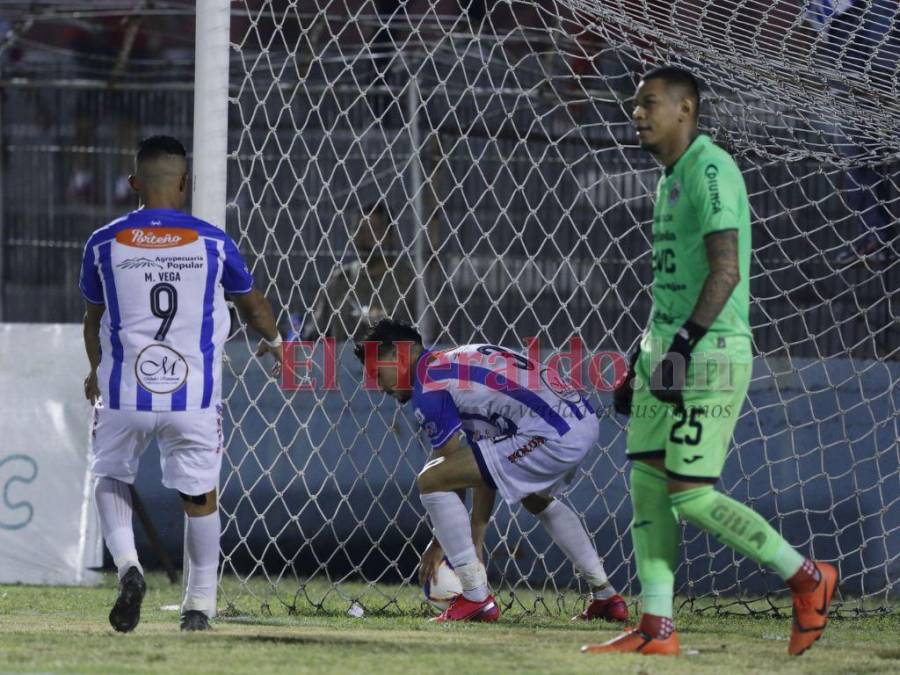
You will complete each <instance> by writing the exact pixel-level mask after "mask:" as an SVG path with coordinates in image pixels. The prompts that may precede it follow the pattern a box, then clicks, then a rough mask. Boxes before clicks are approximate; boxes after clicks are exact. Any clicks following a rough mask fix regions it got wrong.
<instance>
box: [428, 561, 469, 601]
mask: <svg viewBox="0 0 900 675" xmlns="http://www.w3.org/2000/svg"><path fill="white" fill-rule="evenodd" d="M435 577H436V580H435V581H434V582H432V580H431V579H426V580H425V585H424V586H422V591H424V593H425V599H426V600H428V602H430V603H431V604H432V606H434V607H436V608H437V609H439V610H441V611H444V610H445V609H447V608H448V607H449V606H450V603H451V602H452V601H453V599H454V598H456V596H458V595H461V594H462V584H461V583H459V577H458V576H456V572H454V571H453V565H451V564H450V561H449V560H447V558H446V556H445V557H444V559H443V560H442V561H441V564H440V565H438V568H437V573H436V574H435Z"/></svg>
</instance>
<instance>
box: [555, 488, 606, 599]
mask: <svg viewBox="0 0 900 675" xmlns="http://www.w3.org/2000/svg"><path fill="white" fill-rule="evenodd" d="M538 519H539V520H540V521H541V522H542V523H543V524H544V527H545V528H547V532H549V533H550V537H551V538H552V539H553V541H554V542H555V543H556V545H557V546H559V547H560V548H561V549H562V551H563V553H565V554H566V557H567V558H568V559H569V560H571V561H572V564H573V565H575V569H577V570H578V571H579V572H581V575H582V576H583V577H584V578H585V579H586V580H587V582H588V584H589V585H590V587H591V595H592V596H593V598H594V599H595V600H605V599H607V598H611V597H612V596H613V595H615V594H616V590H615V589H614V588H613V587H612V585H611V584H610V583H609V579H607V578H606V571H605V570H604V569H603V562H602V561H601V560H600V556H599V555H597V549H596V548H594V543H593V542H592V541H591V538H590V537H589V536H588V533H587V532H586V531H585V529H584V526H583V525H582V524H581V520H579V518H578V516H577V515H576V514H575V512H574V511H573V510H572V509H570V508H569V507H568V506H566V505H565V504H563V503H562V502H561V501H559V500H558V499H554V500H553V501H552V502H550V506H548V507H547V508H546V509H544V510H543V511H541V513H539V514H538Z"/></svg>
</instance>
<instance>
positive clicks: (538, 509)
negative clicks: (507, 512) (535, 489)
mask: <svg viewBox="0 0 900 675" xmlns="http://www.w3.org/2000/svg"><path fill="white" fill-rule="evenodd" d="M552 501H553V497H546V496H544V495H538V494H533V495H528V496H527V497H525V498H524V499H523V500H522V506H524V507H525V510H526V511H528V513H530V514H531V515H533V516H537V515H540V514H541V513H543V512H544V509H546V508H547V507H548V506H550V504H551V502H552Z"/></svg>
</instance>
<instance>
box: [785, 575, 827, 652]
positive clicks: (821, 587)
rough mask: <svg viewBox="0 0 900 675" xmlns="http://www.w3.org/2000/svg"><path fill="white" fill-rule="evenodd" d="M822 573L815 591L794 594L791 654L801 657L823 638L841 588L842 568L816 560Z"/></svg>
mask: <svg viewBox="0 0 900 675" xmlns="http://www.w3.org/2000/svg"><path fill="white" fill-rule="evenodd" d="M814 564H815V566H816V568H817V569H818V570H819V574H821V577H822V578H821V579H820V580H819V583H818V584H817V585H816V587H815V588H813V589H812V590H811V591H807V592H804V593H797V592H794V593H792V595H793V597H794V611H793V621H792V623H791V642H790V644H789V645H788V654H790V655H791V656H800V654H802V653H803V652H805V651H806V650H807V649H809V648H810V647H812V645H813V643H814V642H815V641H816V640H818V639H819V638H820V637H822V633H823V632H824V631H825V626H826V625H827V624H828V608H829V607H830V606H831V597H832V596H833V595H834V589H835V588H837V582H838V571H837V569H836V568H835V567H834V565H829V564H828V563H821V562H820V563H814Z"/></svg>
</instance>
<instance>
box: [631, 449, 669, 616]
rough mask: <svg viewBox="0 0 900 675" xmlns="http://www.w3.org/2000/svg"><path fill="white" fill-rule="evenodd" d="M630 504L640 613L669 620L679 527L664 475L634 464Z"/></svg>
mask: <svg viewBox="0 0 900 675" xmlns="http://www.w3.org/2000/svg"><path fill="white" fill-rule="evenodd" d="M631 503H632V507H633V509H634V520H633V521H632V523H631V541H632V543H633V545H634V559H635V563H636V564H637V573H638V579H639V580H640V582H641V603H642V605H643V611H644V612H645V613H647V614H653V615H655V616H659V617H668V618H670V619H671V618H672V594H673V593H674V590H675V566H676V564H677V562H678V546H679V545H680V543H681V526H680V525H679V524H678V520H677V519H676V517H675V513H674V512H673V511H672V502H671V501H670V499H669V492H668V489H667V488H666V476H665V474H663V473H662V472H661V471H658V470H657V469H654V468H653V467H651V466H649V465H647V464H644V463H643V462H640V461H637V462H634V463H633V465H632V467H631Z"/></svg>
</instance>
